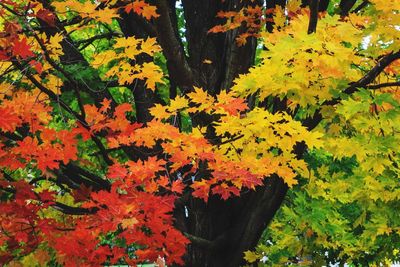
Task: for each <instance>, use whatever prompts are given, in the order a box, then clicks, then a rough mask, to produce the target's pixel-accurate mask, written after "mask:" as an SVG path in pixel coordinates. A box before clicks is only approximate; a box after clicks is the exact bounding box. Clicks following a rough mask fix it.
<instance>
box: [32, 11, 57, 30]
mask: <svg viewBox="0 0 400 267" xmlns="http://www.w3.org/2000/svg"><path fill="white" fill-rule="evenodd" d="M36 16H37V17H38V18H39V19H41V20H43V21H44V22H46V23H47V24H48V25H50V26H51V27H54V26H55V18H56V17H55V16H54V14H53V13H52V12H51V11H49V10H48V9H40V10H39V11H38V12H37V13H36Z"/></svg>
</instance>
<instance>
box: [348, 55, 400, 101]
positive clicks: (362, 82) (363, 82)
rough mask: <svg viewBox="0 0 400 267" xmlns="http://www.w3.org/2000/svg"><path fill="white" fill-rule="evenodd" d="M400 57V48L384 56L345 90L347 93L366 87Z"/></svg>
mask: <svg viewBox="0 0 400 267" xmlns="http://www.w3.org/2000/svg"><path fill="white" fill-rule="evenodd" d="M399 58H400V50H399V51H397V52H395V53H393V52H392V53H390V54H388V55H386V56H384V57H382V58H381V59H380V60H379V62H378V64H376V65H375V67H373V68H372V69H371V70H370V71H368V72H367V74H365V75H364V77H362V78H361V79H359V80H358V81H357V82H354V83H352V84H350V86H349V87H348V88H347V89H346V90H344V92H345V93H346V94H349V95H350V94H352V93H354V92H356V91H357V88H366V87H367V85H368V84H370V83H371V82H373V81H374V80H375V78H376V77H378V75H379V74H380V73H381V72H382V71H383V70H384V69H385V68H386V67H387V66H389V65H390V64H391V63H392V62H394V61H395V60H397V59H399Z"/></svg>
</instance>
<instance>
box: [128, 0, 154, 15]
mask: <svg viewBox="0 0 400 267" xmlns="http://www.w3.org/2000/svg"><path fill="white" fill-rule="evenodd" d="M132 10H133V12H135V13H137V14H138V15H142V16H143V17H145V18H146V19H148V20H149V19H151V18H157V17H158V16H159V15H158V14H157V12H156V11H157V8H156V7H155V6H151V5H149V4H148V3H146V2H145V1H144V0H137V1H134V2H132V3H130V4H128V5H126V6H125V12H126V13H129V12H131V11H132Z"/></svg>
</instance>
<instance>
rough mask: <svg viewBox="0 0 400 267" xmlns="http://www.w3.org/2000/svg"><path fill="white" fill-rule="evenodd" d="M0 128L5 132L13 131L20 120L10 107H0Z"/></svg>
mask: <svg viewBox="0 0 400 267" xmlns="http://www.w3.org/2000/svg"><path fill="white" fill-rule="evenodd" d="M0 113H1V116H0V129H2V130H3V131H5V132H14V131H15V129H16V127H17V126H18V125H20V124H21V122H22V120H21V119H20V118H19V117H18V115H17V114H15V113H14V112H13V111H12V109H11V108H0Z"/></svg>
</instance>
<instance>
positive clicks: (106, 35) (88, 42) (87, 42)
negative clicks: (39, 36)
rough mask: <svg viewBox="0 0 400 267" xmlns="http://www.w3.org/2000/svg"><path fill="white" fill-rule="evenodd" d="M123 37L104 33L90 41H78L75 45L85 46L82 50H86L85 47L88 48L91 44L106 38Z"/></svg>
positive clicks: (89, 39)
mask: <svg viewBox="0 0 400 267" xmlns="http://www.w3.org/2000/svg"><path fill="white" fill-rule="evenodd" d="M121 36H122V34H120V33H118V32H108V33H103V34H99V35H95V36H92V37H90V38H88V39H85V40H79V41H76V42H75V44H76V45H78V46H79V45H83V46H82V47H81V48H80V49H81V50H82V49H84V48H85V47H87V46H88V45H90V44H91V43H93V42H94V41H96V40H99V39H104V38H111V37H121Z"/></svg>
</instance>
